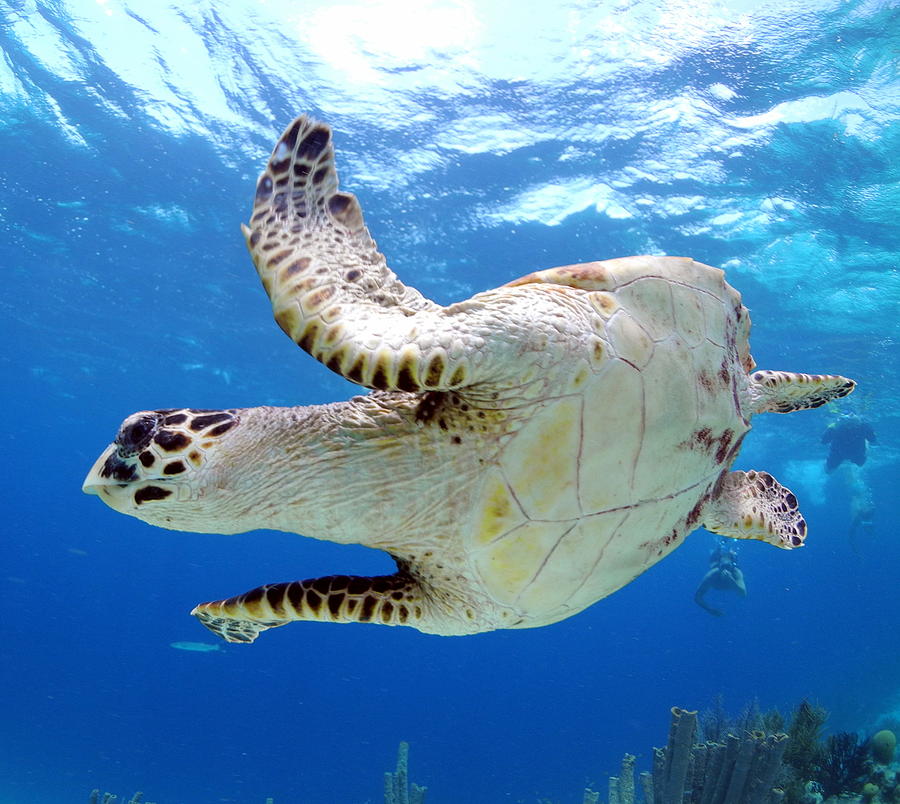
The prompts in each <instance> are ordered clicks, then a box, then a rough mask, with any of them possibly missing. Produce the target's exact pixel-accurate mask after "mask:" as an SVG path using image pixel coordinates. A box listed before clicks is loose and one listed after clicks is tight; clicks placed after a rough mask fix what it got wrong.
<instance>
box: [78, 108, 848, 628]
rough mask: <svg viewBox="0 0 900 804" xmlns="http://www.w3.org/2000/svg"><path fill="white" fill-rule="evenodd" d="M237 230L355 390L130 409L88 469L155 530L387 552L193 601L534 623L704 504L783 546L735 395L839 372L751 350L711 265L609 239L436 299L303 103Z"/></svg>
mask: <svg viewBox="0 0 900 804" xmlns="http://www.w3.org/2000/svg"><path fill="white" fill-rule="evenodd" d="M244 234H245V236H246V238H247V244H248V247H249V249H250V252H251V254H252V256H253V261H254V263H255V265H256V268H257V271H258V272H259V276H260V278H261V279H262V283H263V286H264V288H265V290H266V292H267V293H268V295H269V298H270V299H271V301H272V306H273V309H274V313H275V319H276V321H277V322H278V324H279V325H280V326H281V328H282V329H283V330H284V331H285V332H286V333H287V334H288V335H289V336H290V337H291V339H292V340H293V341H295V342H296V343H297V344H298V345H300V346H301V347H302V348H303V349H305V350H306V351H307V352H309V353H310V354H311V355H312V356H313V357H315V358H317V359H318V360H320V361H321V362H322V363H324V364H325V365H326V366H327V367H328V368H330V369H332V370H333V371H336V372H338V373H339V374H341V375H343V376H344V377H346V378H347V379H349V380H351V381H353V382H355V383H358V384H359V385H362V386H365V387H366V388H369V389H372V391H371V393H369V394H367V395H365V396H357V397H354V398H353V399H350V400H348V401H345V402H337V403H334V404H331V405H322V406H309V407H296V408H271V407H262V408H249V409H233V410H223V411H209V410H194V409H190V408H185V409H180V410H176V409H172V410H160V411H144V412H141V413H136V414H134V415H132V416H129V417H128V418H127V419H126V420H125V422H124V423H123V424H122V426H121V428H120V429H119V432H118V435H117V437H116V440H115V441H114V442H113V443H112V444H111V445H110V446H109V447H108V448H107V449H106V450H105V451H104V452H103V454H102V455H101V456H100V458H99V459H98V460H97V462H96V464H95V465H94V467H93V468H92V469H91V471H90V473H89V474H88V476H87V478H86V480H85V483H84V489H85V491H88V492H91V493H95V494H97V495H99V496H100V498H101V499H102V500H103V501H104V502H106V503H107V504H108V505H109V506H110V507H112V508H114V509H115V510H117V511H121V512H122V513H126V514H130V515H132V516H135V517H138V518H139V519H142V520H144V521H146V522H149V523H151V524H154V525H159V526H161V527H164V528H171V529H176V530H191V531H199V532H206V533H239V532H243V531H248V530H252V529H256V528H269V529H276V530H284V531H292V532H296V533H299V534H302V535H304V536H310V537H313V538H317V539H328V540H330V541H335V542H340V543H356V544H363V545H368V546H371V547H375V548H378V549H381V550H385V551H387V552H388V553H390V554H391V555H392V556H393V557H394V558H395V559H396V562H397V572H396V573H395V574H394V575H389V576H382V577H374V578H373V577H361V576H349V575H335V576H329V577H325V578H316V579H309V580H302V581H291V582H285V583H275V584H269V585H266V586H262V587H259V588H257V589H254V590H252V591H250V592H247V593H245V594H242V595H238V596H236V597H232V598H228V599H226V600H219V601H215V602H211V603H204V604H201V605H199V606H197V607H196V608H195V609H194V611H193V614H195V615H196V616H197V617H198V618H199V619H200V621H201V622H202V623H203V624H204V625H206V626H207V627H208V628H210V629H211V630H212V631H214V632H215V633H217V634H219V635H220V636H222V637H223V638H225V639H226V640H228V641H230V642H252V641H253V640H254V639H255V638H256V636H257V635H258V634H259V632H260V631H263V630H265V629H267V628H272V627H275V626H279V625H284V624H286V623H288V622H291V621H293V620H325V621H330V622H374V623H383V624H385V625H408V626H412V627H414V628H418V629H419V630H420V631H424V632H428V633H436V634H472V633H477V632H480V631H489V630H492V629H496V628H530V627H535V626H542V625H547V624H549V623H553V622H556V621H558V620H562V619H564V618H566V617H569V616H571V615H573V614H575V613H577V612H579V611H581V610H583V609H584V608H586V607H587V606H590V605H591V604H592V603H594V602H596V601H598V600H600V599H601V598H603V597H606V596H607V595H609V594H611V593H612V592H615V591H616V590H617V589H620V588H621V587H622V586H624V585H625V584H627V583H629V582H630V581H631V580H633V579H634V578H635V577H637V576H638V575H639V574H640V573H642V572H643V571H644V570H646V569H647V568H648V567H650V566H652V565H653V564H655V563H656V562H657V561H659V560H660V559H661V558H663V557H664V556H666V555H668V554H669V553H670V552H671V551H672V550H674V549H675V548H676V547H677V546H678V545H679V544H681V542H682V541H684V539H685V537H686V536H687V534H688V533H690V532H691V531H692V530H694V529H696V528H698V527H700V526H704V527H706V528H707V529H709V530H712V531H714V532H715V533H718V534H721V535H723V536H729V537H733V538H755V539H761V540H763V541H766V542H769V543H771V544H774V545H776V546H778V547H783V548H787V549H791V548H795V547H799V546H801V545H802V544H803V541H804V539H805V537H806V523H805V521H804V520H803V518H802V516H801V515H800V513H799V510H798V506H797V501H796V499H795V498H794V495H793V494H792V493H791V492H790V491H788V490H787V489H785V488H784V487H783V486H781V485H780V484H779V483H778V482H777V481H776V480H775V479H774V478H773V477H772V476H771V475H769V474H767V473H765V472H732V471H730V466H731V464H732V463H733V461H734V459H735V457H736V456H737V453H738V450H739V448H740V445H741V442H742V440H743V438H744V436H745V435H746V433H747V432H748V430H749V429H750V420H751V418H752V417H753V416H754V415H755V414H757V413H763V412H767V411H774V412H790V411H794V410H800V409H803V408H813V407H817V406H819V405H821V404H823V403H825V402H827V401H829V400H832V399H836V398H838V397H841V396H844V395H846V394H848V393H849V392H850V391H851V390H853V387H854V383H853V381H852V380H848V379H846V378H844V377H840V376H834V375H808V374H796V373H789V372H774V371H754V368H755V366H754V362H753V359H752V358H751V356H750V352H749V340H748V335H749V329H750V318H749V315H748V313H747V310H746V308H745V307H744V306H743V305H742V304H741V299H740V295H739V294H738V293H737V291H735V290H734V289H733V288H732V287H731V286H729V285H728V284H727V283H726V281H725V278H724V274H723V272H722V271H720V270H718V269H716V268H711V267H709V266H706V265H702V264H700V263H697V262H694V261H693V260H690V259H685V258H677V257H653V256H640V257H627V258H624V259H613V260H606V261H602V262H590V263H584V264H581V265H569V266H564V267H560V268H551V269H548V270H545V271H540V272H537V273H533V274H529V275H527V276H524V277H522V278H521V279H518V280H516V281H514V282H510V283H509V284H507V285H504V286H502V287H499V288H496V289H493V290H488V291H485V292H483V293H479V294H476V295H475V296H473V297H472V298H470V299H468V300H466V301H462V302H458V303H456V304H451V305H449V306H447V307H442V306H440V305H438V304H435V303H434V302H431V301H429V300H428V299H426V298H424V297H423V296H422V295H421V294H420V293H418V292H417V291H416V290H414V289H413V288H411V287H408V286H406V285H404V284H402V283H401V282H400V280H399V279H398V278H397V277H396V275H395V274H394V273H393V272H391V271H390V269H388V267H387V265H386V263H385V260H384V257H383V256H382V255H381V254H380V253H379V252H378V250H377V248H376V246H375V243H374V241H373V240H372V238H371V236H370V235H369V232H368V230H367V229H366V227H365V224H364V223H363V217H362V212H361V210H360V207H359V203H358V202H357V200H356V198H355V197H354V196H352V195H350V194H348V193H344V192H341V191H339V189H338V179H337V173H336V171H335V167H334V151H333V146H332V138H331V129H330V128H329V127H328V126H326V125H324V124H322V123H318V122H315V121H313V120H311V119H310V118H308V117H306V116H303V117H300V118H298V119H296V120H295V121H293V122H292V123H291V125H290V126H289V127H288V128H287V129H286V131H285V132H284V134H283V135H282V137H281V139H280V140H279V141H278V143H277V145H276V146H275V150H274V151H273V153H272V156H271V158H270V159H269V162H268V165H267V167H266V170H265V172H264V173H263V174H262V176H261V177H260V180H259V182H258V184H257V190H256V197H255V204H254V209H253V215H252V217H251V220H250V224H249V226H246V227H244ZM260 549H262V548H260Z"/></svg>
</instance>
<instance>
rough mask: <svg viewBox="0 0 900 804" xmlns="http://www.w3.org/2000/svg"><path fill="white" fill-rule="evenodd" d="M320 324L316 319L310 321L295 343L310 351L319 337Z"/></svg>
mask: <svg viewBox="0 0 900 804" xmlns="http://www.w3.org/2000/svg"><path fill="white" fill-rule="evenodd" d="M319 329H320V325H319V322H318V321H310V322H309V323H308V324H307V325H306V327H305V328H304V330H303V334H302V335H301V336H300V337H299V338H298V339H297V345H298V346H299V347H300V348H301V349H305V350H306V351H307V352H310V353H312V350H313V347H314V346H315V345H316V341H317V340H318V337H319Z"/></svg>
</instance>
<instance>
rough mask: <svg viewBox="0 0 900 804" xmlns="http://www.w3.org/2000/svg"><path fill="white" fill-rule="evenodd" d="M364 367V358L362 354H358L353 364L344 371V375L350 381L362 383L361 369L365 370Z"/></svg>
mask: <svg viewBox="0 0 900 804" xmlns="http://www.w3.org/2000/svg"><path fill="white" fill-rule="evenodd" d="M365 367H366V359H365V356H364V355H360V356H359V357H357V358H356V360H355V361H354V363H353V365H352V366H350V368H349V369H347V371H346V372H345V373H344V376H345V377H346V378H347V379H348V380H350V381H351V382H356V383H360V384H362V381H363V371H365Z"/></svg>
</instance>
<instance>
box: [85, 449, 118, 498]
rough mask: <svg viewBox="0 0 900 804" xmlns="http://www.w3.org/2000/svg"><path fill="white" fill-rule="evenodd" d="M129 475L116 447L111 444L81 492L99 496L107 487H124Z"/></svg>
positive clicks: (92, 468)
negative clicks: (117, 453)
mask: <svg viewBox="0 0 900 804" xmlns="http://www.w3.org/2000/svg"><path fill="white" fill-rule="evenodd" d="M119 464H121V466H120V465H119ZM127 474H128V467H127V466H126V464H125V463H124V462H123V461H121V460H120V459H119V457H118V456H117V455H116V445H115V444H110V445H109V446H108V447H107V448H106V449H105V450H103V453H102V454H101V455H100V457H99V458H97V460H96V461H95V462H94V465H93V466H92V467H91V470H90V471H89V472H88V473H87V477H85V479H84V482H83V483H82V484H81V490H82V491H83V492H84V493H85V494H98V495H99V494H101V491H102V490H103V489H104V488H106V487H109V486H121V485H123V481H125V482H127V479H128V478H127V477H126V475H127Z"/></svg>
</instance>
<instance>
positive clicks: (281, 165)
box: [269, 157, 291, 174]
mask: <svg viewBox="0 0 900 804" xmlns="http://www.w3.org/2000/svg"><path fill="white" fill-rule="evenodd" d="M290 164H291V158H290V157H288V158H287V159H282V160H281V161H280V162H269V168H270V169H271V171H272V173H273V174H278V173H284V172H285V171H286V170H287V169H288V167H290Z"/></svg>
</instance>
